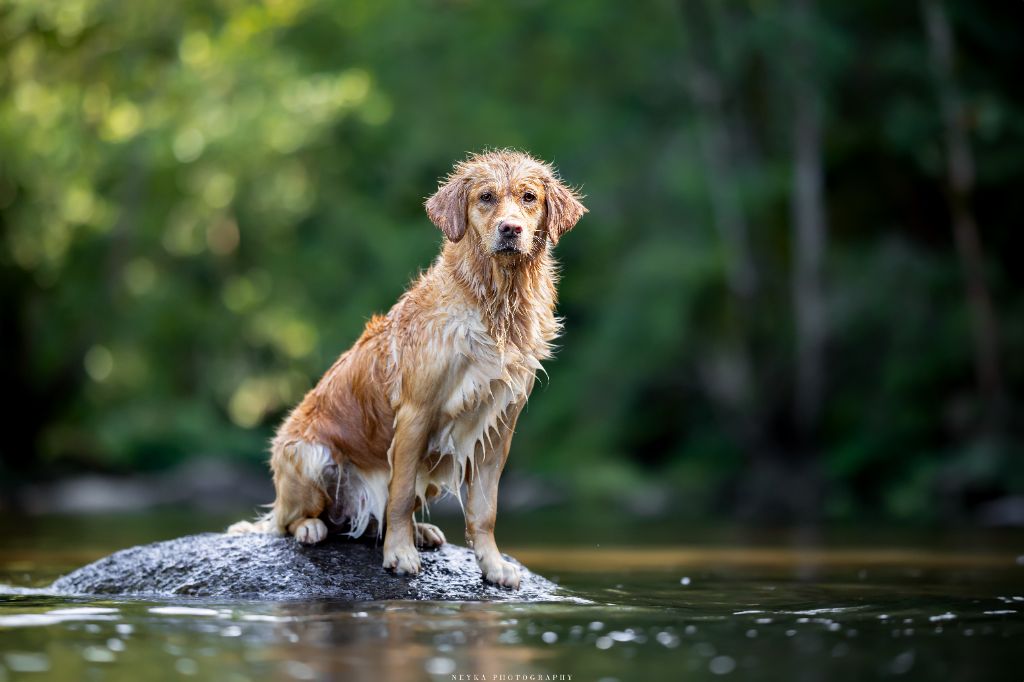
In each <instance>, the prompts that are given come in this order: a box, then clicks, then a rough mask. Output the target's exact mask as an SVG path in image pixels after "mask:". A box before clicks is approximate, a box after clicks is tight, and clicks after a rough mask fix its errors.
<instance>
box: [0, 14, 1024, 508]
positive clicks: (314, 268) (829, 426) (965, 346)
mask: <svg viewBox="0 0 1024 682" xmlns="http://www.w3.org/2000/svg"><path fill="white" fill-rule="evenodd" d="M1019 7H1020V4H1019V3H975V2H967V1H966V0H923V2H903V3H892V2H881V1H879V0H863V1H860V2H856V3H812V2H809V1H802V0H793V1H786V2H783V1H774V0H757V1H747V2H743V1H739V0H729V1H721V0H686V1H683V2H675V3H672V2H664V1H651V2H645V3H621V2H588V3H559V2H548V1H543V0H523V1H520V2H514V3H485V2H475V1H471V0H461V1H455V0H453V1H441V0H433V1H430V0H424V1H419V2H412V1H406V2H402V1H399V2H368V1H367V2H359V1H346V2H332V1H328V0H265V1H264V2H249V1H242V0H203V1H199V0H181V1H176V2H166V1H157V0H134V1H133V2H115V1H114V0H31V1H23V2H19V1H12V0H4V1H2V2H0V293H2V297H0V329H2V332H0V358H2V362H0V382H2V385H3V387H4V389H5V400H4V403H5V406H4V408H3V412H2V414H3V420H4V424H3V433H4V438H3V441H2V444H0V509H7V510H8V511H15V512H25V511H27V512H47V511H65V512H66V511H85V510H95V509H100V510H110V509H131V508H136V507H140V506H149V505H153V504H158V505H159V504H162V505H188V504H200V505H211V504H212V505H217V504H223V505H227V506H230V507H245V508H248V507H249V506H250V505H255V504H258V503H262V502H269V501H270V498H271V496H272V489H271V488H270V483H269V475H268V474H267V472H266V468H265V460H266V456H267V454H266V444H267V440H268V438H269V437H270V435H271V433H272V431H273V429H274V427H275V426H276V424H277V423H278V422H279V421H280V420H281V419H282V417H283V415H284V414H285V411H286V410H287V409H288V408H289V406H291V405H292V404H294V403H295V402H296V401H297V400H298V399H299V398H300V397H301V396H302V395H303V393H304V392H305V391H306V390H308V389H309V388H310V387H311V386H312V385H313V383H314V382H315V381H316V380H317V379H318V378H319V376H320V375H321V373H322V372H323V371H324V370H325V369H326V368H327V367H328V366H329V365H330V363H331V362H332V361H333V360H334V358H335V357H336V356H337V355H338V354H339V353H340V352H341V351H343V350H345V349H346V348H347V347H348V346H349V345H350V344H351V343H352V342H353V341H354V340H355V338H356V337H357V336H358V335H359V333H360V331H361V329H362V325H363V324H364V323H365V321H366V320H367V319H368V318H369V317H370V315H371V314H372V313H374V312H383V311H386V310H387V308H388V307H390V305H391V304H392V303H393V302H394V301H395V300H396V298H397V297H398V296H399V295H400V294H401V292H402V291H403V290H404V288H405V287H406V285H407V283H408V282H409V281H410V279H411V278H413V277H414V276H415V275H416V273H417V272H418V271H420V270H421V269H424V268H426V267H427V266H428V265H429V264H430V262H431V259H432V258H433V257H434V255H435V254H436V252H437V250H438V247H439V244H440V242H441V236H440V233H439V232H438V231H437V230H436V229H435V228H434V227H433V226H432V225H431V224H430V223H429V221H428V220H427V219H426V216H425V215H424V213H423V210H422V202H423V200H424V198H425V197H426V196H428V195H429V194H430V193H432V191H433V190H434V188H435V187H436V183H437V179H438V178H439V177H440V176H442V175H444V174H445V173H447V171H448V170H449V168H450V167H451V164H452V163H453V162H454V161H456V160H457V159H459V158H461V157H463V156H464V155H465V153H466V152H467V151H472V150H480V149H483V148H485V147H504V146H511V147H516V148H520V149H524V150H528V151H530V152H532V153H533V154H535V155H536V156H538V157H540V158H543V159H546V160H549V161H552V162H553V163H555V164H556V165H557V166H558V168H559V169H560V170H561V173H562V175H563V176H564V177H565V179H566V180H567V181H568V182H570V183H571V184H574V185H577V186H580V187H582V191H583V192H584V193H585V194H586V195H587V199H586V202H585V203H586V204H587V206H588V207H589V208H590V213H589V214H588V215H587V216H586V217H585V218H584V219H583V221H582V222H581V223H580V224H579V225H578V227H577V228H576V230H575V231H574V232H573V233H572V234H570V235H569V236H568V238H566V239H564V240H563V241H562V243H561V244H560V245H559V247H558V257H559V259H560V260H561V262H562V264H563V266H564V274H563V281H562V285H561V303H560V312H561V313H562V314H563V315H564V316H565V317H566V331H565V335H564V337H563V339H562V340H561V349H560V351H559V353H558V356H557V358H556V359H555V360H554V361H553V362H550V363H548V365H547V370H548V374H549V378H547V379H544V380H542V381H541V382H540V383H539V384H538V386H537V388H536V389H535V392H534V394H533V397H532V398H531V401H530V404H529V406H528V410H527V412H526V413H525V415H524V418H523V419H521V420H520V425H519V432H518V435H517V437H516V440H515V441H514V445H513V452H512V457H511V460H510V465H509V469H508V472H507V475H506V480H505V482H503V490H502V492H503V495H504V500H503V502H502V504H503V506H504V507H505V508H506V509H508V510H512V511H515V510H517V509H519V510H525V509H536V508H542V507H545V506H549V507H550V506H557V505H560V504H561V505H566V504H571V505H572V506H573V508H579V509H586V508H602V509H604V510H606V511H607V512H608V513H610V514H619V513H620V512H621V513H622V514H628V515H631V516H633V517H636V516H640V517H654V516H662V517H666V516H667V517H669V518H673V519H719V520H723V519H724V520H739V521H747V520H759V521H780V522H800V521H819V520H825V521H833V522H874V521H885V522H887V523H897V522H902V523H914V524H934V525H947V524H954V525H961V526H962V525H969V524H970V525H974V524H982V525H989V526H993V525H995V526H1000V525H1001V526H1005V525H1024V433H1022V429H1021V428H1020V424H1019V416H1020V413H1021V403H1020V389H1021V386H1022V382H1024V354H1022V352H1021V351H1022V350H1024V296H1022V293H1021V292H1022V290H1021V278H1022V276H1024V271H1022V269H1021V268H1015V267H1014V266H1013V265H1012V260H1013V259H1014V258H1015V256H1014V254H1019V253H1021V251H1022V248H1024V236H1022V232H1021V229H1020V228H1021V225H1020V215H1021V211H1020V209H1021V199H1020V195H1019V194H1018V192H1020V180H1021V178H1022V177H1024V116H1022V114H1024V89H1022V88H1020V87H1019V80H1020V65H1021V64H1024V42H1022V41H1021V40H1020V26H1021V21H1020V20H1021V16H1020V11H1019ZM1013 83H1018V86H1014V85H1013Z"/></svg>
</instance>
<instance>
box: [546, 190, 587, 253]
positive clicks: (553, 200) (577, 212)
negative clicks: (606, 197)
mask: <svg viewBox="0 0 1024 682" xmlns="http://www.w3.org/2000/svg"><path fill="white" fill-rule="evenodd" d="M544 193H545V199H544V207H545V210H546V211H547V228H548V238H549V239H551V244H552V245H555V244H558V240H559V239H561V238H562V235H563V234H565V233H566V232H568V231H569V230H571V229H572V228H573V226H574V225H576V223H577V222H579V219H580V218H582V217H583V214H584V213H586V212H587V207H586V206H584V205H583V204H582V203H580V197H579V195H577V194H576V192H575V191H573V190H572V189H570V188H568V187H566V186H565V185H563V184H562V183H561V181H559V180H558V179H552V180H550V181H548V183H547V186H546V188H545V191H544Z"/></svg>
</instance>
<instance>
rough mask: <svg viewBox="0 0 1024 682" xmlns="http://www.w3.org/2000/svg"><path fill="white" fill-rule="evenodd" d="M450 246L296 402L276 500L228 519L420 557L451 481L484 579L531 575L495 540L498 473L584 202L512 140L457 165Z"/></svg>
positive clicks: (274, 462)
mask: <svg viewBox="0 0 1024 682" xmlns="http://www.w3.org/2000/svg"><path fill="white" fill-rule="evenodd" d="M426 210H427V215H428V216H429V217H430V220H431V221H432V222H433V223H434V224H435V225H437V227H439V228H440V229H441V231H442V232H443V233H444V236H445V237H446V240H445V243H444V246H443V248H442V250H441V254H440V255H439V256H438V258H437V260H436V261H435V262H434V264H433V266H432V267H431V268H430V269H429V270H427V271H426V272H425V273H423V274H422V275H421V276H420V277H419V279H418V280H416V282H415V283H413V285H412V287H411V288H410V289H409V290H408V291H407V292H406V293H405V294H404V295H403V296H402V297H401V298H400V299H399V300H398V303H396V304H395V305H394V307H393V308H391V310H390V311H389V312H388V314H387V315H384V316H379V315H378V316H374V317H373V318H372V319H371V320H370V321H369V322H368V323H367V324H366V329H365V330H364V331H363V334H362V336H360V337H359V339H358V340H357V341H356V343H355V345H354V346H352V348H351V349H349V350H348V351H347V352H345V353H344V354H342V355H341V357H339V358H338V360H337V361H336V362H335V363H334V365H333V366H332V367H331V368H330V369H329V370H328V371H327V373H326V374H325V375H324V376H323V378H322V379H321V380H320V382H319V383H318V384H317V385H316V387H315V388H313V389H312V390H311V391H310V392H309V393H307V394H306V396H305V397H304V398H303V400H302V402H301V403H299V405H298V406H297V407H296V408H295V409H294V410H293V411H292V412H291V414H290V415H288V418H287V419H285V421H284V423H283V424H282V425H281V427H280V428H279V429H278V431H277V435H276V436H275V438H274V440H273V444H272V446H271V451H272V454H271V460H270V466H271V469H272V470H273V473H274V486H275V488H276V493H277V499H276V500H275V501H274V504H273V507H272V509H271V511H270V512H269V513H268V514H266V515H265V516H264V517H262V518H261V519H259V520H258V521H256V522H255V523H249V522H240V523H236V524H234V525H233V526H232V527H231V528H230V529H229V532H268V533H278V534H284V533H291V534H292V535H294V536H295V538H296V539H297V540H298V541H299V542H304V543H315V542H319V541H321V540H323V539H324V538H325V537H326V536H327V530H328V529H327V524H326V523H325V521H329V522H331V523H332V525H335V524H336V525H339V526H342V528H343V529H344V530H346V531H347V533H348V534H349V535H351V536H353V537H358V536H360V535H362V534H364V533H365V532H366V531H367V530H368V529H371V528H372V529H376V532H377V533H378V535H379V534H380V532H381V530H382V529H383V530H384V567H385V568H389V569H393V570H394V571H395V572H396V573H400V574H401V573H404V574H415V573H418V572H419V570H420V556H419V552H418V551H417V549H416V548H417V546H420V547H436V546H439V545H441V544H443V543H444V542H445V538H444V535H443V534H442V533H441V531H440V530H439V529H438V528H437V527H436V526H434V525H431V524H428V523H421V522H417V521H416V520H415V519H414V516H413V515H414V513H415V511H416V510H417V509H419V508H420V507H421V506H422V505H423V504H425V502H426V501H427V500H429V499H430V498H432V497H434V496H436V495H438V494H439V493H441V492H444V491H450V492H453V493H455V494H456V495H458V494H459V491H460V488H461V486H462V484H463V483H466V485H467V491H468V494H467V499H466V501H465V504H464V509H465V517H466V540H467V542H468V543H469V545H470V546H471V547H472V548H473V550H474V552H475V555H476V559H477V562H478V563H479V565H480V569H481V571H482V572H483V575H484V577H485V578H486V579H487V580H488V581H490V582H492V583H496V584H498V585H504V586H507V587H513V588H515V587H518V585H519V571H518V569H517V568H516V566H515V565H513V564H511V563H509V562H507V561H505V560H504V559H502V558H501V554H500V553H499V551H498V547H497V545H496V544H495V541H494V522H495V514H496V511H497V493H498V479H499V477H500V476H501V471H502V469H503V468H504V466H505V460H506V458H507V457H508V451H509V445H510V443H511V440H512V433H513V431H514V429H515V425H516V420H517V418H518V417H519V412H520V410H521V409H522V407H523V405H524V404H525V403H526V399H527V397H528V396H529V395H530V390H531V389H532V388H533V382H534V376H535V373H536V371H537V370H538V369H539V368H540V366H541V365H540V363H541V360H544V359H546V358H548V357H550V356H551V342H552V341H553V340H554V339H555V337H556V336H558V333H559V330H560V324H559V320H558V318H557V317H556V316H555V299H556V292H555V285H556V282H557V270H556V264H555V259H554V257H553V256H552V248H551V247H552V246H554V245H555V244H557V243H558V240H559V239H561V237H562V236H563V235H564V234H565V233H566V232H568V231H569V230H570V229H572V227H573V226H574V225H575V224H576V222H577V221H578V220H579V219H580V217H582V215H583V214H584V213H586V210H587V209H586V208H585V207H584V206H583V204H581V203H580V200H579V196H578V195H577V194H576V193H575V192H574V191H573V190H572V189H570V188H569V187H567V186H566V185H565V184H563V183H562V182H561V181H560V180H559V179H558V177H557V176H556V174H555V172H554V170H553V169H552V168H551V166H550V165H548V164H546V163H543V162H541V161H538V160H536V159H534V158H532V157H530V156H529V155H527V154H523V153H519V152H515V151H508V150H501V151H490V152H485V153H482V154H476V155H472V156H470V157H469V158H467V159H466V160H465V161H463V162H461V163H459V164H457V165H456V166H455V169H454V170H453V171H452V173H451V174H450V175H449V176H448V177H447V178H446V179H445V180H444V181H443V182H442V184H441V185H440V187H439V188H438V190H437V192H436V193H435V194H434V195H433V196H431V197H430V198H429V199H427V201H426Z"/></svg>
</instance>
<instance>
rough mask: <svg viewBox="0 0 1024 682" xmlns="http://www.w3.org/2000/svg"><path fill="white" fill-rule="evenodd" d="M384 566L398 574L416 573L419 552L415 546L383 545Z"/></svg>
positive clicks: (418, 567) (418, 565)
mask: <svg viewBox="0 0 1024 682" xmlns="http://www.w3.org/2000/svg"><path fill="white" fill-rule="evenodd" d="M384 568H388V569H391V570H393V571H394V572H395V573H396V574H398V575H416V574H418V573H419V572H420V553H419V552H418V551H417V550H416V548H415V547H411V546H399V547H390V548H389V547H388V546H387V543H385V545H384Z"/></svg>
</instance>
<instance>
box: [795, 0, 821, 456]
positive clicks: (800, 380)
mask: <svg viewBox="0 0 1024 682" xmlns="http://www.w3.org/2000/svg"><path fill="white" fill-rule="evenodd" d="M794 10H795V19H796V29H797V32H798V35H796V36H794V40H793V55H794V60H793V61H794V68H795V70H796V73H795V78H794V96H793V106H794V116H793V185H792V198H791V201H790V209H791V212H792V216H791V218H792V224H793V242H792V243H793V270H792V273H793V274H792V286H793V308H794V315H795V324H796V382H795V383H796V387H795V395H794V403H795V404H794V414H795V421H796V425H797V429H798V432H799V435H800V437H801V439H802V440H805V441H807V440H813V438H814V435H815V431H816V430H817V427H818V421H819V418H820V416H821V406H822V401H823V399H824V391H825V341H826V334H827V331H828V328H827V319H826V313H825V293H824V276H823V270H824V259H825V245H826V233H827V224H826V217H825V199H824V163H823V159H822V102H821V94H820V91H819V85H818V79H817V78H816V77H815V74H814V68H813V60H814V54H813V51H812V49H811V46H810V45H809V44H808V35H809V32H810V28H811V27H810V26H809V22H810V19H811V8H810V3H809V2H808V0H796V1H795V3H794Z"/></svg>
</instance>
